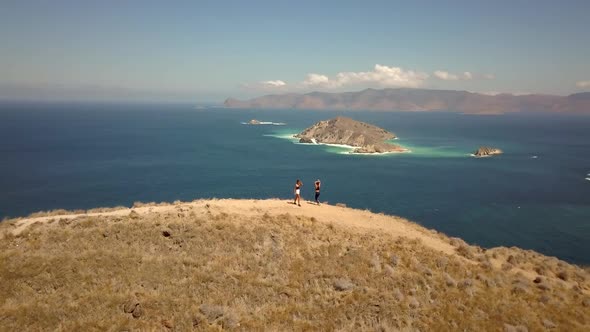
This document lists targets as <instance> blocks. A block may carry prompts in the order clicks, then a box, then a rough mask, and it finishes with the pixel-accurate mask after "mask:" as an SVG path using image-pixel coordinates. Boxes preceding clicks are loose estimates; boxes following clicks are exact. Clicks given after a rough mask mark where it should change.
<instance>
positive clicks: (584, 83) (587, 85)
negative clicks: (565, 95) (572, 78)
mask: <svg viewBox="0 0 590 332" xmlns="http://www.w3.org/2000/svg"><path fill="white" fill-rule="evenodd" d="M576 86H577V87H578V88H590V81H579V82H576Z"/></svg>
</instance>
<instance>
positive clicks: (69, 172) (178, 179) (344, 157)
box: [0, 102, 590, 264]
mask: <svg viewBox="0 0 590 332" xmlns="http://www.w3.org/2000/svg"><path fill="white" fill-rule="evenodd" d="M342 114H343V113H341V112H311V111H270V110H268V111H257V110H226V109H205V110H196V109H194V108H193V107H192V106H190V105H129V104H128V105H117V104H100V105H98V104H56V103H54V104H32V103H7V102H4V103H2V104H0V156H1V158H0V217H4V216H19V215H25V214H28V213H30V212H34V211H38V210H47V209H55V208H67V209H77V208H92V207H97V206H115V205H130V204H132V203H133V202H134V201H146V202H147V201H173V200H177V199H180V200H192V199H195V198H201V197H235V198H245V197H248V198H268V197H282V198H285V199H288V198H290V197H291V193H292V187H293V184H294V182H295V179H297V178H300V179H302V180H303V182H304V187H303V192H302V194H303V197H304V198H306V199H312V198H313V186H312V182H313V180H315V179H316V178H320V179H321V180H322V184H323V191H322V196H321V198H322V199H323V200H325V201H329V202H331V203H336V202H342V203H346V204H347V205H349V206H352V207H356V208H361V209H365V208H366V209H370V210H372V211H375V212H385V213H388V214H395V215H400V216H403V217H406V218H408V219H411V220H414V221H416V222H418V223H420V224H422V225H425V226H426V227H430V228H434V229H437V230H439V231H442V232H445V233H447V234H449V235H451V236H459V237H461V238H464V239H465V240H466V241H468V242H470V243H475V244H479V245H481V246H485V247H490V246H499V245H504V246H512V245H515V246H519V247H523V248H527V249H534V250H537V251H540V252H543V253H545V254H548V255H554V256H558V257H559V258H562V259H564V260H568V261H571V262H575V263H583V264H588V263H590V255H589V253H590V241H589V240H590V181H589V180H587V179H586V178H588V177H590V175H588V174H589V173H590V117H585V116H564V115H542V114H520V115H509V116H469V115H460V114H454V113H403V112H397V113H376V112H351V113H344V115H347V116H350V117H353V118H355V119H358V120H362V121H366V122H369V123H373V124H376V125H378V126H381V127H384V128H386V129H388V130H391V131H393V132H394V133H396V134H397V135H398V136H399V139H398V140H395V141H394V142H395V143H396V144H400V145H403V146H405V147H407V148H409V149H410V150H411V151H412V152H411V153H398V154H386V155H380V156H366V155H351V154H348V153H347V152H348V151H349V150H348V149H344V148H339V147H332V146H320V145H302V144H297V142H296V140H293V139H290V138H289V135H290V134H293V133H296V132H298V131H301V130H303V129H304V128H306V127H307V126H310V125H312V124H313V123H315V122H316V121H319V120H323V119H328V118H331V117H334V116H336V115H342ZM252 118H256V119H259V120H263V121H272V122H285V123H287V125H286V126H248V125H242V124H241V122H244V121H249V120H250V119H252ZM480 145H490V146H495V147H499V148H501V149H503V150H504V151H505V154H503V155H501V156H497V157H493V158H481V159H477V158H473V157H470V156H469V154H470V153H472V152H473V151H474V150H475V149H476V148H477V147H478V146H480ZM303 208H305V206H304V207H303Z"/></svg>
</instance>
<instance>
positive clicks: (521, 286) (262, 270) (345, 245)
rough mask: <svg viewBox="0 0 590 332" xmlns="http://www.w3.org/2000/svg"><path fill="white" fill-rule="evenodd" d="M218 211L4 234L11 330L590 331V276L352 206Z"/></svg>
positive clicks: (195, 205)
mask: <svg viewBox="0 0 590 332" xmlns="http://www.w3.org/2000/svg"><path fill="white" fill-rule="evenodd" d="M287 202H288V200H281V199H267V200H246V199H244V200H233V199H223V200H218V199H208V200H195V201H192V202H180V201H177V202H174V203H139V202H138V203H135V204H134V205H133V206H132V207H131V208H129V207H118V208H97V209H92V210H89V211H65V210H57V211H50V212H42V213H36V214H34V215H31V216H29V217H26V218H16V219H8V220H4V221H3V222H1V223H0V238H1V240H0V278H1V280H2V282H1V283H0V299H2V300H0V312H1V313H2V314H0V330H2V331H54V330H62V331H89V330H100V331H106V330H117V331H123V330H126V331H139V330H141V331H192V330H215V331H221V330H230V331H261V330H270V331H291V330H312V331H330V330H338V331H417V330H420V331H465V330H469V331H545V330H548V329H551V331H588V330H589V329H590V319H589V318H588V317H589V316H588V314H589V312H590V273H589V272H588V269H587V268H586V269H584V268H580V267H578V266H575V265H572V264H569V263H567V262H564V261H561V260H559V259H557V258H555V257H548V256H544V255H542V254H539V253H536V252H534V251H531V250H522V249H519V248H515V247H513V248H505V247H498V248H488V249H483V248H480V247H477V246H473V245H469V244H467V243H465V242H464V241H463V240H461V239H459V238H452V237H448V236H447V235H444V234H442V233H439V232H436V231H434V230H430V229H426V228H424V227H422V226H420V225H418V224H415V223H413V222H410V221H408V220H405V219H403V218H400V217H395V216H388V215H384V214H382V213H379V214H375V213H371V212H370V211H369V210H356V209H351V208H347V207H345V206H343V205H342V204H336V205H335V204H323V205H322V206H321V207H317V206H315V205H308V204H305V207H304V208H300V207H297V206H295V205H292V204H287Z"/></svg>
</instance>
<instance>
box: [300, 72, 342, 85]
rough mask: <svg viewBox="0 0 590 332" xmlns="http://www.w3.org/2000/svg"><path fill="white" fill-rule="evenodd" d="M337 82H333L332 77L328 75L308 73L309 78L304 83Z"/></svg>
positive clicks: (326, 83) (325, 83) (323, 83)
mask: <svg viewBox="0 0 590 332" xmlns="http://www.w3.org/2000/svg"><path fill="white" fill-rule="evenodd" d="M334 84H336V82H331V81H330V78H329V77H328V76H326V75H320V74H307V78H306V79H305V81H303V85H307V86H313V85H326V86H327V85H334Z"/></svg>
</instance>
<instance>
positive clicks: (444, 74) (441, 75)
mask: <svg viewBox="0 0 590 332" xmlns="http://www.w3.org/2000/svg"><path fill="white" fill-rule="evenodd" d="M434 77H436V78H438V79H439V80H443V81H456V80H458V79H459V76H457V75H453V74H451V73H449V72H448V71H444V70H437V71H435V72H434Z"/></svg>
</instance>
